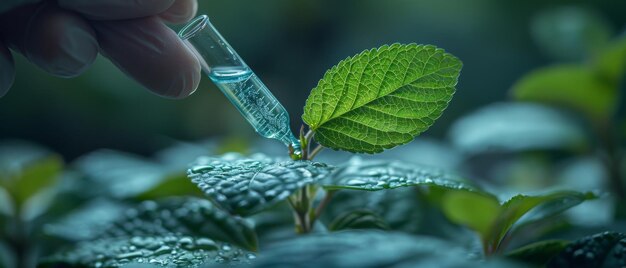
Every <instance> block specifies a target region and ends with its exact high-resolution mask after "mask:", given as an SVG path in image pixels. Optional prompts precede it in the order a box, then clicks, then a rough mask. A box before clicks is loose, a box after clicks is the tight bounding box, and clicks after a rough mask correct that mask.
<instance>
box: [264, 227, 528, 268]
mask: <svg viewBox="0 0 626 268" xmlns="http://www.w3.org/2000/svg"><path fill="white" fill-rule="evenodd" d="M508 264H510V263H504V262H498V261H495V262H494V263H493V264H492V263H491V262H479V261H476V260H471V259H470V258H469V254H468V253H467V252H465V251H464V250H463V249H461V248H459V247H457V246H455V245H452V244H450V243H448V242H445V241H443V240H439V239H435V238H432V237H427V236H411V235H407V234H403V233H394V232H382V231H372V230H368V231H364V230H359V231H357V230H353V231H341V232H336V233H332V234H322V235H319V234H317V235H315V234H313V235H307V236H300V237H297V238H295V239H291V240H287V241H282V242H279V243H276V244H274V245H271V246H269V247H268V248H267V249H266V250H265V251H264V252H263V254H261V255H260V256H259V258H258V259H257V261H255V262H254V263H253V266H254V267H301V268H302V267H304V268H308V267H477V266H480V267H504V266H502V265H508ZM506 267H516V266H506Z"/></svg>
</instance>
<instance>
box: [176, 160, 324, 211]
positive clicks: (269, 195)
mask: <svg viewBox="0 0 626 268" xmlns="http://www.w3.org/2000/svg"><path fill="white" fill-rule="evenodd" d="M331 170H332V168H331V167H329V166H327V165H325V164H322V163H315V162H310V161H278V160H272V159H269V158H267V157H264V156H257V157H253V158H241V157H240V156H236V155H225V156H223V157H220V158H214V157H202V158H199V159H198V160H197V161H196V162H195V163H194V164H193V165H192V167H191V169H189V171H188V173H187V174H188V176H189V178H190V179H191V181H192V182H194V183H196V184H197V185H198V187H199V188H200V189H201V190H202V191H203V192H204V193H205V194H207V195H208V196H209V197H210V198H211V200H212V201H213V202H214V203H215V204H218V205H219V206H220V207H222V208H224V209H225V210H227V211H229V212H230V213H233V214H238V215H250V214H254V213H257V212H259V211H261V210H264V209H266V208H268V207H270V206H273V205H275V204H276V203H278V202H280V201H282V200H285V199H286V198H287V197H289V196H290V195H291V194H292V193H294V192H295V191H297V190H298V189H300V188H302V187H304V186H306V185H308V184H312V183H315V182H317V181H319V180H321V179H322V178H324V177H325V176H326V175H328V174H329V173H330V171H331Z"/></svg>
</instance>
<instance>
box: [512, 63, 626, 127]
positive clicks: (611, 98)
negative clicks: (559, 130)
mask: <svg viewBox="0 0 626 268" xmlns="http://www.w3.org/2000/svg"><path fill="white" fill-rule="evenodd" d="M512 91H513V95H514V96H515V98H516V99H518V100H523V101H538V102H544V103H549V104H556V105H560V106H564V107H567V108H570V109H573V110H576V111H578V112H580V113H582V114H583V115H585V116H587V117H589V118H590V119H592V120H607V119H608V118H609V117H610V116H611V115H612V114H613V113H614V112H615V109H616V107H617V103H618V98H617V86H615V85H613V84H612V83H607V82H606V81H603V80H602V79H600V78H599V77H598V76H597V75H596V74H595V72H594V71H593V69H591V68H589V67H586V66H581V65H556V66H551V67H546V68H541V69H538V70H535V71H533V72H531V73H529V74H527V75H526V76H524V77H523V78H522V79H521V80H519V81H517V82H516V83H515V85H514V86H513V89H512Z"/></svg>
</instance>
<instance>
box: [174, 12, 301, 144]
mask: <svg viewBox="0 0 626 268" xmlns="http://www.w3.org/2000/svg"><path fill="white" fill-rule="evenodd" d="M178 35H179V37H180V38H181V39H182V40H183V41H184V42H185V44H186V45H187V46H188V47H189V48H190V49H191V50H192V51H193V52H194V54H196V56H197V57H198V60H199V61H200V65H201V66H202V69H203V71H204V72H205V73H206V74H207V75H208V76H209V78H210V79H211V81H213V83H215V85H216V86H217V87H218V88H219V89H220V90H221V91H222V93H224V95H226V97H227V98H228V100H229V101H230V102H231V103H232V104H233V105H234V106H235V107H236V108H237V110H239V112H240V113H241V114H242V115H243V116H244V117H245V118H246V120H248V122H249V123H250V125H252V127H253V128H254V129H255V130H256V132H257V133H259V134H260V135H261V136H263V137H266V138H271V139H276V140H279V141H281V142H283V143H284V144H285V145H287V146H291V147H292V148H293V149H294V152H295V154H297V155H299V154H301V152H300V142H299V140H298V139H297V138H296V137H295V136H294V135H293V133H292V132H291V129H290V128H289V114H288V113H287V110H285V107H283V106H282V105H281V104H280V102H279V101H278V100H277V99H276V97H274V95H272V93H271V92H270V91H269V89H268V88H267V87H266V86H265V85H264V84H263V82H261V80H260V79H259V78H258V77H257V76H256V74H254V72H252V70H251V69H250V68H249V67H248V66H247V65H246V64H245V62H244V61H243V60H242V59H241V57H239V55H238V54H237V53H236V52H235V50H234V49H233V48H232V47H231V46H230V45H229V44H228V43H227V42H226V40H225V39H224V38H223V37H222V36H221V35H220V33H219V32H218V31H217V29H215V27H214V26H213V25H212V24H211V23H210V22H209V19H208V17H207V16H205V15H202V16H200V17H198V18H195V19H194V20H192V21H191V22H189V23H188V24H187V25H186V26H185V27H184V28H183V29H182V30H181V31H180V32H179V33H178Z"/></svg>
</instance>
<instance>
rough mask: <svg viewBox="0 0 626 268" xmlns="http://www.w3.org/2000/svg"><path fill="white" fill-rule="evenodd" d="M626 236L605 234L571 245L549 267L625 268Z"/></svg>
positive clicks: (585, 238)
mask: <svg viewBox="0 0 626 268" xmlns="http://www.w3.org/2000/svg"><path fill="white" fill-rule="evenodd" d="M624 266H626V235H625V234H622V233H614V232H604V233H601V234H596V235H593V236H588V237H584V238H582V239H580V240H577V241H575V242H574V243H571V244H570V245H569V246H567V247H566V248H565V250H563V251H562V252H561V253H560V254H559V255H557V256H555V257H554V258H553V259H552V260H551V261H550V262H549V263H548V265H547V267H581V268H585V267H589V268H591V267H594V268H595V267H598V268H609V267H624Z"/></svg>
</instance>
